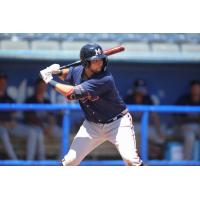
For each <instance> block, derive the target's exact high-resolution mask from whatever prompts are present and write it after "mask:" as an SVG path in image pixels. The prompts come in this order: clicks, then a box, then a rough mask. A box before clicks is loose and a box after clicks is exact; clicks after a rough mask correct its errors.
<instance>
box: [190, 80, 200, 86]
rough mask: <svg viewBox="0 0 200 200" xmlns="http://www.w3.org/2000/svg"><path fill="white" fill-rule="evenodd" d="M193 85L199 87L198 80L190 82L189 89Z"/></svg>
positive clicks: (199, 82)
mask: <svg viewBox="0 0 200 200" xmlns="http://www.w3.org/2000/svg"><path fill="white" fill-rule="evenodd" d="M193 85H200V81H199V80H191V81H190V87H192V86H193Z"/></svg>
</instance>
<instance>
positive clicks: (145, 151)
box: [141, 111, 149, 163]
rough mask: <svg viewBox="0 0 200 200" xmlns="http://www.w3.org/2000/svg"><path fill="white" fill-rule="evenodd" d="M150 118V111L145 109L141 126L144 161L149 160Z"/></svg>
mask: <svg viewBox="0 0 200 200" xmlns="http://www.w3.org/2000/svg"><path fill="white" fill-rule="evenodd" d="M148 119H149V112H148V111H145V112H144V113H143V115H142V128H141V129H142V131H141V157H142V160H143V162H144V163H146V162H148Z"/></svg>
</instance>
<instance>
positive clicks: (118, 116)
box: [104, 109, 128, 124]
mask: <svg viewBox="0 0 200 200" xmlns="http://www.w3.org/2000/svg"><path fill="white" fill-rule="evenodd" d="M127 113H128V110H127V109H125V110H123V111H122V112H121V113H119V115H117V116H116V117H113V118H112V119H109V120H108V121H107V122H105V123H104V124H110V123H112V122H114V121H116V120H118V119H119V118H121V117H123V116H124V115H126V114H127Z"/></svg>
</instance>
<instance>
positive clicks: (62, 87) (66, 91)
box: [48, 80, 74, 96]
mask: <svg viewBox="0 0 200 200" xmlns="http://www.w3.org/2000/svg"><path fill="white" fill-rule="evenodd" d="M48 84H49V85H51V86H52V87H53V88H54V89H55V90H56V91H57V92H59V93H60V94H62V95H63V96H69V95H70V94H71V93H72V92H73V90H74V86H71V85H66V84H62V83H58V82H56V81H54V80H51V81H50V82H49V83H48Z"/></svg>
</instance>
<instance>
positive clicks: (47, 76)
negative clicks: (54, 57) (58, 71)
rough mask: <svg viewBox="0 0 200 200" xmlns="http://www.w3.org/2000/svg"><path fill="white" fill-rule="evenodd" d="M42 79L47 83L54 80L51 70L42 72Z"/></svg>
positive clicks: (47, 69)
mask: <svg viewBox="0 0 200 200" xmlns="http://www.w3.org/2000/svg"><path fill="white" fill-rule="evenodd" d="M40 77H41V78H42V79H43V80H44V82H45V83H49V82H50V81H51V80H52V79H53V76H52V74H51V71H50V70H49V68H46V69H43V70H41V71H40Z"/></svg>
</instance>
